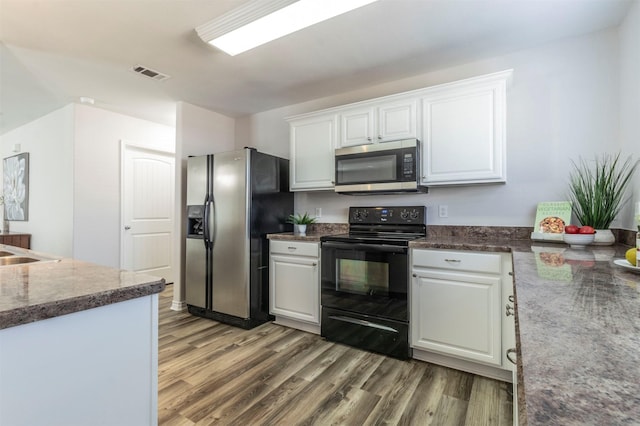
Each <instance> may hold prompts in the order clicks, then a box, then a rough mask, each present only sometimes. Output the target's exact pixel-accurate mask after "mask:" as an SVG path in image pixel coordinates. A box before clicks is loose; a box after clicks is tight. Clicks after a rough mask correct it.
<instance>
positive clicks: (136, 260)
mask: <svg viewBox="0 0 640 426" xmlns="http://www.w3.org/2000/svg"><path fill="white" fill-rule="evenodd" d="M121 160H122V191H121V194H122V195H121V197H122V200H121V217H122V220H121V225H122V227H121V230H120V232H121V239H120V241H121V251H120V252H121V260H120V265H121V268H122V269H127V270H131V271H135V272H143V273H146V274H150V275H153V276H157V277H161V278H164V279H165V280H166V282H167V283H172V282H174V279H175V275H174V274H175V269H176V268H175V265H174V264H173V263H174V261H173V251H174V247H173V246H174V240H175V239H174V232H175V231H174V221H175V217H174V216H175V206H174V204H175V203H174V200H175V184H174V178H175V175H174V169H175V156H174V154H172V153H168V152H164V151H156V150H152V149H148V148H143V147H139V146H135V145H133V144H130V143H128V142H124V141H123V143H122V159H121Z"/></svg>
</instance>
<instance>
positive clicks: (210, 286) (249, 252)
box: [185, 148, 293, 328]
mask: <svg viewBox="0 0 640 426" xmlns="http://www.w3.org/2000/svg"><path fill="white" fill-rule="evenodd" d="M292 213H293V193H291V192H289V161H288V160H286V159H283V158H279V157H275V156H272V155H268V154H264V153H260V152H258V151H256V150H255V149H253V148H245V149H243V150H239V151H232V152H224V153H219V154H213V155H205V156H199V157H190V158H189V159H188V161H187V224H186V227H187V230H186V234H187V236H186V267H185V269H186V271H185V272H186V274H185V284H186V301H187V306H188V309H189V312H190V313H191V314H193V315H198V316H202V317H206V318H211V319H214V320H217V321H221V322H224V323H227V324H232V325H236V326H239V327H243V328H252V327H255V326H257V325H259V324H262V323H264V322H266V321H268V320H270V316H269V244H268V241H267V239H266V235H267V234H269V233H277V232H286V231H291V230H292V225H290V224H287V223H286V220H287V218H288V216H289V215H290V214H292Z"/></svg>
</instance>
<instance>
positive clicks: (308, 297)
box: [269, 241, 320, 334]
mask: <svg viewBox="0 0 640 426" xmlns="http://www.w3.org/2000/svg"><path fill="white" fill-rule="evenodd" d="M319 252H320V248H319V243H315V242H299V241H270V278H269V305H270V306H269V311H270V313H271V314H272V315H274V316H275V317H276V320H275V322H276V323H278V324H282V325H286V326H289V327H294V328H298V329H301V330H304V331H309V332H312V333H316V334H319V333H320V265H319V262H320V259H319Z"/></svg>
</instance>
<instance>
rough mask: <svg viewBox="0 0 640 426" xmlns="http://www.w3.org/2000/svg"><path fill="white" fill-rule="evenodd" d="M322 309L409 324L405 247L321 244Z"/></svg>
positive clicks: (330, 242) (406, 249) (329, 242)
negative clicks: (337, 310) (407, 322)
mask: <svg viewBox="0 0 640 426" xmlns="http://www.w3.org/2000/svg"><path fill="white" fill-rule="evenodd" d="M321 267H322V269H321V271H322V273H321V280H322V283H321V301H322V306H323V308H324V307H327V308H333V309H339V310H343V311H349V312H356V313H360V314H364V315H371V316H376V317H380V318H389V319H394V320H398V321H408V320H409V318H408V308H407V293H408V287H409V284H408V274H409V265H408V248H407V247H401V246H392V245H385V244H366V243H360V242H354V243H350V242H349V243H347V242H336V241H324V242H322V262H321Z"/></svg>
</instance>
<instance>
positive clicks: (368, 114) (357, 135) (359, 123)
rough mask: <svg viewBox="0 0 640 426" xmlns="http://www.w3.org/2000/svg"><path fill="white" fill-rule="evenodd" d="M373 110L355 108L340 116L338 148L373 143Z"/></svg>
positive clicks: (369, 108)
mask: <svg viewBox="0 0 640 426" xmlns="http://www.w3.org/2000/svg"><path fill="white" fill-rule="evenodd" d="M373 123H374V110H373V108H371V107H365V108H355V109H352V110H348V111H345V112H343V113H341V114H340V142H339V144H338V148H344V147H347V146H355V145H364V144H368V143H374V142H375V140H374V139H375V138H374V136H373V134H374V127H373Z"/></svg>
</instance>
